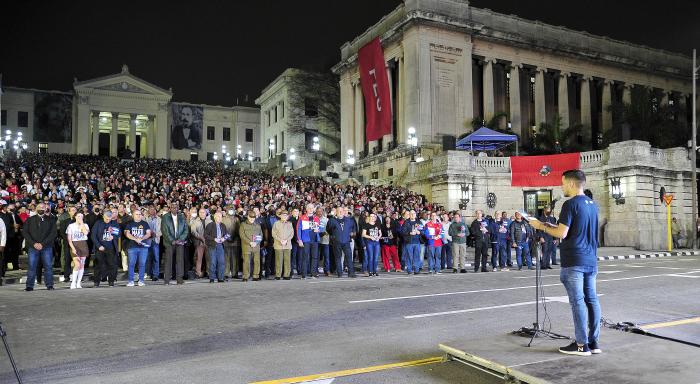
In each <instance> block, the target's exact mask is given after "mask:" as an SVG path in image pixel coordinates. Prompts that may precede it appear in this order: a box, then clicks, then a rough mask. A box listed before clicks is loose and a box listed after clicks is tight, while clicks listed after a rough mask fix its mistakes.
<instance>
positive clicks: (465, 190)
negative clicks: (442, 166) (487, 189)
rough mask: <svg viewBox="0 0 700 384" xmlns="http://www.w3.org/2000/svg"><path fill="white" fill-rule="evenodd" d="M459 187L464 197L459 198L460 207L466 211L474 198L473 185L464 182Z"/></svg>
mask: <svg viewBox="0 0 700 384" xmlns="http://www.w3.org/2000/svg"><path fill="white" fill-rule="evenodd" d="M459 189H460V191H461V192H462V198H461V199H459V209H461V210H463V211H464V210H466V209H467V205H468V204H469V202H470V201H471V199H472V185H471V184H468V183H462V184H460V185H459Z"/></svg>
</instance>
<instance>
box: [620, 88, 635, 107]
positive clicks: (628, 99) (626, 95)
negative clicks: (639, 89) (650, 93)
mask: <svg viewBox="0 0 700 384" xmlns="http://www.w3.org/2000/svg"><path fill="white" fill-rule="evenodd" d="M632 87H634V84H632V83H625V85H624V87H623V88H622V104H626V105H627V104H631V103H632Z"/></svg>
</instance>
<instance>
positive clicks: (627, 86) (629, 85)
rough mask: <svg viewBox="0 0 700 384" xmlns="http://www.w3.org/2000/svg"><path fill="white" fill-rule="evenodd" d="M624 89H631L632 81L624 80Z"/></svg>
mask: <svg viewBox="0 0 700 384" xmlns="http://www.w3.org/2000/svg"><path fill="white" fill-rule="evenodd" d="M622 86H623V87H624V88H625V89H632V88H633V87H634V83H631V82H627V81H626V82H625V84H623V85H622Z"/></svg>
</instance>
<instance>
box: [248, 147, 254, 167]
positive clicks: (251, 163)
mask: <svg viewBox="0 0 700 384" xmlns="http://www.w3.org/2000/svg"><path fill="white" fill-rule="evenodd" d="M248 162H249V163H250V170H251V171H252V170H253V151H248Z"/></svg>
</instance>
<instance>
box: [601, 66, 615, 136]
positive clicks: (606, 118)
mask: <svg viewBox="0 0 700 384" xmlns="http://www.w3.org/2000/svg"><path fill="white" fill-rule="evenodd" d="M612 85H613V81H612V80H609V79H605V81H604V82H603V97H602V103H601V108H602V109H603V110H602V112H603V124H602V128H603V129H602V132H603V133H605V132H607V131H609V130H610V129H612V111H610V110H609V107H610V105H611V104H612Z"/></svg>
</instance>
